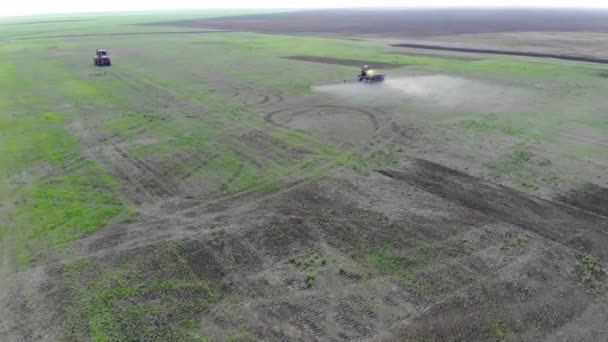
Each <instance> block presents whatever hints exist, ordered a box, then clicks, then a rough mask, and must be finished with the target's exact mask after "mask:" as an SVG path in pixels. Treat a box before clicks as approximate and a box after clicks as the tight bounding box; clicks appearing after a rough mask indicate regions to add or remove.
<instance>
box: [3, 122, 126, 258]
mask: <svg viewBox="0 0 608 342" xmlns="http://www.w3.org/2000/svg"><path fill="white" fill-rule="evenodd" d="M0 127H2V131H3V132H6V133H4V136H3V138H4V140H3V141H4V143H3V144H2V145H1V146H0V149H1V151H0V172H1V173H2V174H3V175H8V177H9V179H11V178H12V179H14V181H13V182H14V184H15V187H14V188H13V189H12V191H10V192H6V193H4V194H3V200H8V201H13V202H14V205H13V210H11V211H10V212H9V214H8V218H9V221H8V222H5V223H4V225H2V226H0V236H6V237H7V239H8V240H9V241H10V244H9V245H7V246H5V247H4V248H11V255H12V256H13V257H14V259H15V260H13V261H14V262H16V265H17V266H19V267H26V266H28V265H29V264H30V263H31V262H32V261H34V260H36V259H37V258H38V257H40V256H42V255H44V253H45V252H46V251H47V249H48V248H51V247H53V248H60V247H63V246H64V245H65V244H66V243H68V242H70V241H73V240H75V239H77V238H80V237H82V236H85V235H87V234H90V233H92V232H94V231H95V230H96V229H97V228H99V227H102V226H104V225H105V224H106V223H108V222H109V221H110V220H111V219H112V218H113V217H116V216H117V215H119V214H121V213H125V212H126V211H125V204H124V202H123V200H122V199H121V198H120V197H119V196H117V195H116V188H117V183H116V182H115V181H114V180H113V179H112V178H111V177H110V176H109V175H108V173H107V172H106V171H105V170H104V169H102V168H101V167H100V166H99V165H98V164H97V163H96V162H95V161H93V160H89V159H87V158H82V157H81V155H80V154H79V152H78V146H77V140H76V139H75V138H74V137H72V136H70V135H69V134H67V133H66V132H65V129H64V128H63V120H62V117H61V116H59V115H57V114H54V113H43V114H41V115H38V116H33V115H28V116H26V115H24V116H21V117H19V118H4V117H0ZM19 171H20V175H19V176H17V175H18V173H17V172H19Z"/></svg>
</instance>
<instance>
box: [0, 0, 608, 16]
mask: <svg viewBox="0 0 608 342" xmlns="http://www.w3.org/2000/svg"><path fill="white" fill-rule="evenodd" d="M423 6H424V7H460V6H474V7H475V6H476V7H506V6H525V7H591V8H593V7H595V8H608V1H607V0H574V1H573V0H363V1H356V0H295V1H279V0H221V1H200V0H199V1H197V0H169V1H153V0H92V1H91V0H6V1H4V2H3V4H2V5H0V17H3V16H15V15H30V14H47V13H49V14H50V13H84V12H113V11H149V10H172V9H173V10H179V9H206V8H209V9H211V8H325V7H334V8H339V7H423Z"/></svg>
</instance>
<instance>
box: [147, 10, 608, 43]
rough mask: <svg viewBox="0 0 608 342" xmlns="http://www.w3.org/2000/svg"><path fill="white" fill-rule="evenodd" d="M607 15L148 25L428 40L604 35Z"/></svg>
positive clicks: (327, 16)
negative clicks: (468, 36) (523, 34)
mask: <svg viewBox="0 0 608 342" xmlns="http://www.w3.org/2000/svg"><path fill="white" fill-rule="evenodd" d="M607 18H608V11H605V10H571V9H568V10H557V9H556V10H547V9H507V10H477V9H445V10H442V9H439V10H380V9H379V10H360V9H359V10H311V11H301V12H290V13H275V14H257V15H248V16H237V17H224V18H209V19H197V20H185V21H177V22H159V23H150V25H176V26H186V27H205V28H214V29H222V30H230V31H253V32H268V33H319V34H321V33H322V34H341V35H351V36H361V35H363V36H366V35H377V36H385V37H386V36H388V37H401V38H405V37H429V36H441V35H459V34H471V33H492V32H603V33H606V32H608V22H607V21H606V19H607Z"/></svg>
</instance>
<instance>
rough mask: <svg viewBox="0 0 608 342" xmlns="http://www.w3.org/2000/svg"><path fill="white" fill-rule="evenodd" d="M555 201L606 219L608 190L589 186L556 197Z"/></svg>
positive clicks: (607, 214)
mask: <svg viewBox="0 0 608 342" xmlns="http://www.w3.org/2000/svg"><path fill="white" fill-rule="evenodd" d="M557 200H558V201H560V202H564V203H568V204H570V205H571V206H574V207H577V208H581V209H585V210H587V211H590V212H593V213H596V214H599V215H603V216H607V217H608V189H606V188H602V187H599V186H597V185H594V184H589V185H587V186H586V187H584V188H583V189H580V190H574V191H572V192H570V193H569V194H567V195H565V196H561V197H558V198H557Z"/></svg>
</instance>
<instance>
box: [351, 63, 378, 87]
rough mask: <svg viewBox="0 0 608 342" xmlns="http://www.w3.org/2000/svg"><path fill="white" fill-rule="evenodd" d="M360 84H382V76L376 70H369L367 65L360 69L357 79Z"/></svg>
mask: <svg viewBox="0 0 608 342" xmlns="http://www.w3.org/2000/svg"><path fill="white" fill-rule="evenodd" d="M357 80H358V81H359V82H362V83H370V84H371V83H380V82H384V75H383V74H379V73H378V72H377V71H376V70H374V69H372V68H370V67H369V66H368V65H364V66H363V67H362V68H361V73H359V76H358V78H357Z"/></svg>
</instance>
